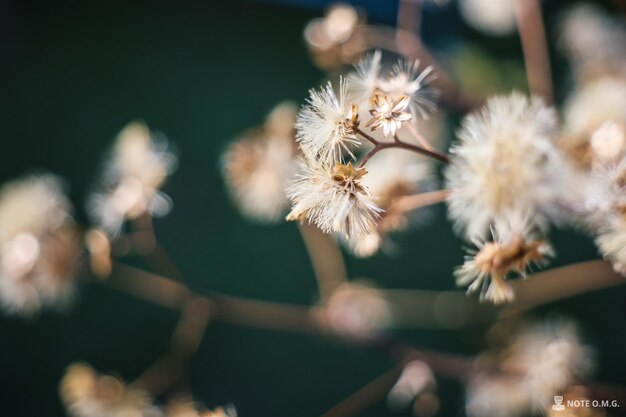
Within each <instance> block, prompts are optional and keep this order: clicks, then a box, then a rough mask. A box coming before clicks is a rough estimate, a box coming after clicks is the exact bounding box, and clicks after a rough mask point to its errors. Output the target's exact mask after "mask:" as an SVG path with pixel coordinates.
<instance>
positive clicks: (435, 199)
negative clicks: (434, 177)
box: [387, 190, 449, 213]
mask: <svg viewBox="0 0 626 417" xmlns="http://www.w3.org/2000/svg"><path fill="white" fill-rule="evenodd" d="M448 194H449V191H448V190H437V191H429V192H425V193H418V194H412V195H407V196H403V197H400V198H398V199H396V200H395V201H394V202H393V203H392V204H391V206H390V207H389V209H388V210H387V211H392V212H394V213H404V212H407V211H412V210H416V209H418V208H422V207H426V206H430V205H433V204H437V203H441V202H443V201H445V200H446V198H447V197H448Z"/></svg>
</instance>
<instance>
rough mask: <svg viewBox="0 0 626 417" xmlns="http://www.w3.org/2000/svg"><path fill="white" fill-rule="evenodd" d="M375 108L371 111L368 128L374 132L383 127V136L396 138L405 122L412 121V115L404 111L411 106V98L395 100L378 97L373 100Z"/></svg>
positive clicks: (405, 97)
mask: <svg viewBox="0 0 626 417" xmlns="http://www.w3.org/2000/svg"><path fill="white" fill-rule="evenodd" d="M373 105H374V108H372V109H371V110H370V114H371V115H372V118H371V119H370V121H369V122H367V125H366V127H369V128H370V129H372V131H374V130H376V129H378V128H380V127H382V129H383V135H385V136H390V135H391V136H395V134H396V131H397V130H399V129H400V127H402V123H403V122H407V121H409V120H411V117H412V116H411V115H410V114H409V113H405V112H404V110H405V109H406V107H407V106H408V105H409V97H408V96H401V97H399V98H397V99H395V100H392V99H390V98H389V97H387V96H381V95H376V96H374V100H373Z"/></svg>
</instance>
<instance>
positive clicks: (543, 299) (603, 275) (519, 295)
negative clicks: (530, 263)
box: [500, 260, 626, 315]
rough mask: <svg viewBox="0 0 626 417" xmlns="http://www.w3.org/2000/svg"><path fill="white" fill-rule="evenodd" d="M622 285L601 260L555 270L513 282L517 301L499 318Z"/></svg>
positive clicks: (506, 307)
mask: <svg viewBox="0 0 626 417" xmlns="http://www.w3.org/2000/svg"><path fill="white" fill-rule="evenodd" d="M623 284H626V279H624V277H623V276H622V275H620V274H618V273H617V272H615V271H614V270H613V268H612V267H611V265H610V264H609V263H608V262H606V261H602V260H593V261H586V262H579V263H576V264H573V265H567V266H563V267H560V268H554V269H550V270H548V271H545V272H539V273H536V274H533V275H531V276H529V277H528V278H527V279H525V280H518V281H515V282H512V283H511V286H512V287H513V290H514V292H515V300H514V301H513V302H511V303H509V304H508V305H506V306H504V307H503V308H502V311H501V313H500V314H501V315H510V314H514V313H518V312H520V311H523V310H528V309H531V308H533V307H536V306H539V305H543V304H547V303H551V302H554V301H557V300H560V299H563V298H569V297H573V296H575V295H579V294H584V293H587V292H590V291H595V290H599V289H602V288H607V287H612V286H615V285H623Z"/></svg>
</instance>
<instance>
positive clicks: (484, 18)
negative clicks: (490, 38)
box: [459, 0, 516, 36]
mask: <svg viewBox="0 0 626 417" xmlns="http://www.w3.org/2000/svg"><path fill="white" fill-rule="evenodd" d="M514 2H515V0H497V1H493V0H459V11H460V12H461V15H462V16H463V18H464V19H465V21H466V22H467V23H469V24H470V25H471V26H472V27H474V28H475V29H478V30H480V31H482V32H485V33H487V34H489V35H494V36H503V35H508V34H510V33H512V32H513V31H514V30H515V27H516V23H515V4H514Z"/></svg>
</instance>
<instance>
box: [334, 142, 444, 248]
mask: <svg viewBox="0 0 626 417" xmlns="http://www.w3.org/2000/svg"><path fill="white" fill-rule="evenodd" d="M367 171H368V172H367V175H366V176H365V177H364V179H363V184H364V185H365V186H366V187H367V189H368V190H369V192H370V193H371V194H372V200H373V201H374V202H375V203H376V206H377V207H379V208H381V209H382V210H383V211H382V212H381V213H380V219H379V220H378V224H377V227H376V231H375V232H372V233H369V234H366V235H363V236H358V237H352V238H350V239H347V240H345V239H343V240H341V242H342V243H343V244H344V246H346V247H347V248H348V250H349V251H350V252H352V254H353V255H355V256H358V257H362V258H363V257H369V256H372V255H374V254H375V253H376V252H378V251H379V249H380V248H381V247H382V246H383V245H386V246H387V247H389V239H388V234H389V233H391V232H398V231H401V230H403V229H405V228H407V227H409V226H410V225H413V224H418V223H419V221H420V219H424V211H421V210H418V211H416V210H405V209H404V207H400V206H396V204H395V203H397V202H398V201H399V200H400V199H402V198H403V197H406V196H408V195H414V194H416V193H419V192H423V191H426V190H428V189H430V188H431V187H432V182H433V181H432V180H431V177H432V176H431V166H430V164H429V163H428V162H426V161H425V160H424V159H423V158H421V157H420V156H418V155H415V154H413V153H411V152H406V151H403V150H400V149H389V150H387V151H385V152H381V153H379V154H377V155H376V156H374V157H373V158H372V159H370V160H369V161H368V163H367Z"/></svg>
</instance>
